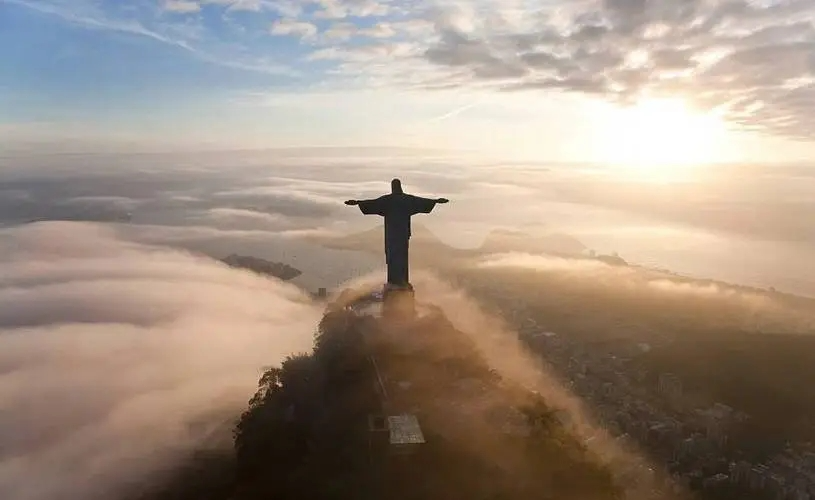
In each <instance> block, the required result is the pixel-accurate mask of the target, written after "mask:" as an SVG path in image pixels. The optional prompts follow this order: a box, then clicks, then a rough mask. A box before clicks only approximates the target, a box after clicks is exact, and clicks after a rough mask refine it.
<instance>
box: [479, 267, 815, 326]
mask: <svg viewBox="0 0 815 500" xmlns="http://www.w3.org/2000/svg"><path fill="white" fill-rule="evenodd" d="M475 266H476V267H478V268H482V269H496V270H500V269H512V268H514V269H525V270H534V271H537V272H540V273H541V274H539V276H540V280H541V281H540V282H541V283H545V286H546V287H547V288H548V289H551V290H553V291H555V293H556V294H563V297H571V298H572V299H573V300H579V299H576V298H575V297H581V294H582V296H584V297H586V300H589V299H588V298H589V297H591V299H590V300H592V301H594V302H597V303H599V304H602V302H603V301H604V300H608V301H610V303H613V304H616V306H617V307H623V306H625V307H634V306H635V305H636V307H637V308H639V310H640V311H641V314H642V316H641V317H640V318H639V319H640V320H643V321H644V318H646V317H647V316H648V315H649V314H655V315H661V316H662V317H663V318H665V317H671V316H675V318H676V319H677V320H678V319H679V318H682V317H685V316H687V315H689V314H690V315H691V316H692V317H693V318H694V321H698V322H699V324H700V325H703V326H704V325H706V326H707V328H708V329H711V330H712V329H713V328H714V326H716V327H717V326H720V325H727V326H728V327H730V328H742V329H745V330H748V331H767V332H773V333H794V334H800V333H811V332H812V325H813V322H814V321H815V315H813V313H812V311H811V310H809V309H808V307H807V308H802V307H800V306H794V305H792V304H791V303H789V302H786V301H784V300H783V299H779V298H777V297H775V296H774V295H772V294H769V293H766V292H763V291H759V290H755V289H748V288H743V287H738V286H734V285H728V284H725V283H721V282H712V281H707V280H703V279H689V278H684V277H680V276H675V275H671V274H668V273H664V272H661V271H654V270H649V269H645V268H641V267H626V266H612V265H608V264H605V263H603V262H601V261H597V260H593V259H565V258H558V257H549V256H543V255H530V254H522V253H509V254H499V255H492V256H488V257H486V258H483V259H482V260H480V261H478V262H476V263H475ZM578 290H579V291H578ZM598 301H599V302H598ZM594 305H596V304H594ZM620 310H623V309H620ZM691 312H692V313H693V314H691ZM610 331H612V327H611V326H609V332H610Z"/></svg>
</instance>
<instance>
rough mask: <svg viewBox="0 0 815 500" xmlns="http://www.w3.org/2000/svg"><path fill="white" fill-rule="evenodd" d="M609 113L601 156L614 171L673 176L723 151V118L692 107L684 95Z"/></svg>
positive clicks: (643, 176) (711, 160) (651, 178)
mask: <svg viewBox="0 0 815 500" xmlns="http://www.w3.org/2000/svg"><path fill="white" fill-rule="evenodd" d="M607 110H608V111H607V112H606V113H604V114H605V116H604V117H603V118H604V119H603V122H604V123H603V126H602V129H603V130H602V137H603V140H602V142H603V145H602V149H603V151H602V152H601V155H600V157H601V159H602V160H603V161H604V163H608V164H609V165H612V166H613V167H614V169H615V171H617V172H619V173H620V174H622V175H625V176H627V177H628V176H632V177H636V178H639V179H641V180H648V181H671V180H678V179H679V178H681V177H683V176H685V175H686V174H688V173H689V172H690V171H691V170H692V169H693V168H694V167H696V166H699V165H703V164H707V163H714V162H716V161H718V160H719V157H720V153H721V149H722V148H721V142H722V140H723V138H722V134H723V132H724V125H723V123H722V121H721V120H720V119H719V117H717V116H715V115H713V114H703V113H697V112H694V111H692V110H691V109H689V108H688V106H686V104H685V103H684V102H683V101H682V100H681V99H648V100H643V101H641V102H639V103H637V104H636V105H633V106H630V107H625V108H619V107H614V108H607Z"/></svg>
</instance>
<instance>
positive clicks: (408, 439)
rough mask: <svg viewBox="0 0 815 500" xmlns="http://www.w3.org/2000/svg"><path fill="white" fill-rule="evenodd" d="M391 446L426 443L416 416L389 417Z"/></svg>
mask: <svg viewBox="0 0 815 500" xmlns="http://www.w3.org/2000/svg"><path fill="white" fill-rule="evenodd" d="M388 429H389V430H390V443H391V444H422V443H424V442H425V439H424V434H423V433H422V428H421V427H420V426H419V421H418V420H417V419H416V417H415V416H414V415H410V414H404V415H392V416H389V417H388Z"/></svg>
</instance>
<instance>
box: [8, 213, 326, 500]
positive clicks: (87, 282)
mask: <svg viewBox="0 0 815 500" xmlns="http://www.w3.org/2000/svg"><path fill="white" fill-rule="evenodd" d="M320 315H321V311H320V310H318V309H317V308H316V307H315V306H314V305H312V304H311V302H310V299H308V298H307V297H306V296H305V295H304V294H303V292H301V291H300V290H298V289H297V288H296V287H294V286H292V285H288V284H284V283H282V282H278V281H274V280H270V279H265V278H262V277H259V276H256V275H254V274H252V273H249V272H244V271H238V270H233V269H230V268H228V267H227V266H225V265H221V264H220V263H218V262H216V261H214V260H209V259H205V258H199V257H195V256H192V255H189V254H185V253H182V252H179V251H175V250H170V249H166V248H161V247H155V246H149V245H144V244H137V243H133V242H128V241H125V240H122V239H120V238H117V237H116V236H115V233H114V232H112V231H110V230H108V229H104V228H102V227H101V226H97V225H91V224H77V223H62V222H58V223H45V224H36V225H29V226H25V227H23V228H14V229H5V230H2V231H0V498H4V499H10V500H11V499H13V500H63V499H64V500H69V499H70V500H73V499H77V498H84V499H89V500H106V499H112V498H117V497H119V496H121V495H122V494H124V493H129V492H132V488H133V487H137V488H147V487H148V486H149V484H150V478H151V477H154V476H152V475H153V474H156V473H159V472H161V471H166V470H167V469H169V468H171V467H173V466H175V465H176V464H178V463H179V461H180V460H181V459H182V458H184V457H186V455H187V454H188V453H189V452H191V451H192V450H194V449H197V448H199V447H201V446H205V445H207V444H208V443H211V442H212V441H213V439H215V437H216V435H218V433H222V432H224V431H228V430H229V427H230V424H231V420H232V419H234V418H236V417H237V416H239V414H240V412H241V411H242V410H243V409H244V408H245V407H246V403H247V401H248V399H249V397H251V395H252V393H253V392H254V390H255V388H256V385H257V380H258V376H259V374H260V373H261V370H262V368H263V367H264V366H268V365H274V364H277V363H279V362H280V360H281V359H282V358H283V357H284V356H285V355H287V354H290V353H292V352H299V351H306V350H310V349H311V346H312V342H313V332H314V329H315V326H316V324H317V323H318V321H319V318H320Z"/></svg>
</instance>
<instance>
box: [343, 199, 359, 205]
mask: <svg viewBox="0 0 815 500" xmlns="http://www.w3.org/2000/svg"><path fill="white" fill-rule="evenodd" d="M345 204H346V205H350V206H354V205H359V202H358V201H357V200H348V201H346V202H345Z"/></svg>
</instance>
